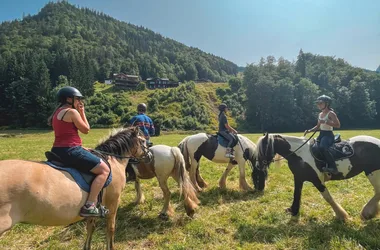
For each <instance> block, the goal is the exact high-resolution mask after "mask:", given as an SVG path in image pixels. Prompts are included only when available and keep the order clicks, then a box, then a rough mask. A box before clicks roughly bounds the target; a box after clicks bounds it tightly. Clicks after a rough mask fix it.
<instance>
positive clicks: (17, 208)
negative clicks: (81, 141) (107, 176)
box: [0, 128, 148, 249]
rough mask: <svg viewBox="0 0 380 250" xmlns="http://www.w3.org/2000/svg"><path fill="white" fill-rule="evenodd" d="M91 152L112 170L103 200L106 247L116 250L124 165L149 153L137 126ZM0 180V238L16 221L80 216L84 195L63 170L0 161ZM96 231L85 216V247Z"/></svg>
mask: <svg viewBox="0 0 380 250" xmlns="http://www.w3.org/2000/svg"><path fill="white" fill-rule="evenodd" d="M95 150H96V151H98V152H101V153H102V154H103V155H104V156H105V158H106V159H107V161H108V163H109V166H110V169H111V172H112V182H111V183H110V184H109V185H108V186H107V187H106V188H105V189H104V192H103V196H102V200H103V201H104V205H105V206H106V207H107V208H108V209H109V213H108V215H107V216H106V221H107V226H106V233H107V239H106V241H107V249H114V234H115V219H116V213H117V208H118V205H119V202H120V195H121V193H122V190H123V189H124V187H125V179H126V177H125V168H126V166H127V163H128V161H129V158H131V157H132V156H133V157H141V156H145V155H147V154H148V151H147V148H146V147H145V139H144V138H143V136H142V135H140V132H139V129H138V128H128V129H121V130H117V131H114V132H113V133H111V135H110V136H109V137H108V138H107V139H105V140H104V141H103V142H102V143H100V144H99V145H98V146H97V147H96V148H95ZM0 180H1V182H0V222H1V223H0V236H1V235H2V234H3V233H4V232H5V231H7V230H10V229H11V228H12V227H13V226H14V225H15V224H17V223H28V224H35V225H44V226H61V225H69V224H72V223H74V222H77V221H80V220H83V219H84V218H82V217H80V216H79V210H80V208H81V207H82V206H83V205H84V204H85V202H86V199H87V196H88V193H87V192H85V191H83V190H82V189H81V188H80V187H79V185H78V184H77V183H76V182H75V180H74V179H73V177H72V176H71V175H70V174H69V173H68V172H66V171H60V170H57V169H55V168H53V167H50V166H49V165H47V164H46V163H44V162H35V161H24V160H2V161H0ZM94 230H95V217H89V218H87V237H86V242H85V245H84V249H90V248H91V238H92V234H93V232H94Z"/></svg>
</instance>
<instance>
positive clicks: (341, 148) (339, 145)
mask: <svg viewBox="0 0 380 250" xmlns="http://www.w3.org/2000/svg"><path fill="white" fill-rule="evenodd" d="M318 143H319V142H318V141H315V142H314V143H313V144H312V145H310V153H311V155H312V156H313V157H314V159H316V160H317V161H320V162H324V163H325V162H326V161H325V160H324V156H323V154H322V152H321V151H320V149H319V147H318ZM329 152H330V154H331V155H332V156H333V158H334V160H335V161H339V160H343V159H347V158H350V157H352V156H353V155H354V148H353V147H352V145H351V144H350V143H349V141H344V140H343V141H342V139H341V138H340V134H337V135H336V136H335V140H334V145H332V146H331V147H330V148H329Z"/></svg>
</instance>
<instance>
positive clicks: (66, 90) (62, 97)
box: [57, 86, 83, 103]
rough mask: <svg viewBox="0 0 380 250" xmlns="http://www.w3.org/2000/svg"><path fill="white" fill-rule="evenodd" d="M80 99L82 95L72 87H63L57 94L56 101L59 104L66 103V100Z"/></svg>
mask: <svg viewBox="0 0 380 250" xmlns="http://www.w3.org/2000/svg"><path fill="white" fill-rule="evenodd" d="M69 97H70V98H74V97H80V98H82V97H83V95H82V93H81V92H80V91H79V90H78V89H76V88H74V87H69V86H68V87H63V88H61V89H60V90H59V91H58V93H57V99H58V101H59V102H61V103H66V98H69Z"/></svg>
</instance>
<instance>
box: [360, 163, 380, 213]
mask: <svg viewBox="0 0 380 250" xmlns="http://www.w3.org/2000/svg"><path fill="white" fill-rule="evenodd" d="M367 178H368V179H369V181H370V182H371V184H372V186H373V188H374V190H375V195H374V196H373V197H372V199H371V200H370V201H369V202H368V203H367V204H366V205H365V206H364V207H363V210H362V213H361V217H362V218H363V219H365V220H369V219H372V218H374V217H375V216H376V215H377V213H378V212H379V200H380V170H376V171H374V172H372V173H370V174H369V175H367Z"/></svg>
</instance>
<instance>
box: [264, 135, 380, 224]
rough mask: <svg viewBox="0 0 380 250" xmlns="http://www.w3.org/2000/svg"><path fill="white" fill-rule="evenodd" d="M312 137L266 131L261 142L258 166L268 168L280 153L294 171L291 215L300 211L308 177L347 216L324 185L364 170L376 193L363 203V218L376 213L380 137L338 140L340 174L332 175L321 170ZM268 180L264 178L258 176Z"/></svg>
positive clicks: (338, 213) (338, 212) (379, 192)
mask: <svg viewBox="0 0 380 250" xmlns="http://www.w3.org/2000/svg"><path fill="white" fill-rule="evenodd" d="M313 145H314V144H313V141H312V142H308V141H307V140H306V139H305V138H303V137H294V136H286V135H269V134H266V135H265V136H264V137H262V138H261V139H260V140H259V142H258V148H259V150H258V161H259V168H260V169H261V170H265V169H266V168H267V167H268V165H269V163H270V162H271V161H272V160H273V157H274V155H275V154H276V153H277V154H280V155H281V156H283V157H284V158H286V160H288V165H289V168H290V170H291V171H292V173H293V175H294V198H293V204H292V206H291V207H290V208H288V209H287V211H288V212H290V213H291V214H292V215H298V213H299V209H300V202H301V192H302V187H303V183H304V182H305V181H309V182H311V183H312V184H313V185H314V186H315V187H316V188H317V189H318V191H319V192H320V193H321V194H322V196H323V198H324V199H325V200H326V201H327V202H328V203H329V204H330V205H331V207H332V209H333V210H334V212H335V214H336V217H337V218H338V219H343V220H345V219H347V217H348V214H347V212H346V211H345V210H344V209H343V208H342V207H341V206H340V205H339V204H338V203H337V202H336V201H335V200H334V199H333V198H332V197H331V195H330V193H329V191H328V190H327V188H326V186H325V182H326V181H328V180H342V179H349V178H352V177H354V176H356V175H358V174H360V173H362V172H364V173H365V174H366V176H367V178H368V179H369V181H370V183H371V184H372V186H373V187H374V191H375V195H374V196H373V197H372V199H371V200H370V201H369V202H368V203H367V204H366V205H365V206H364V207H363V210H362V212H361V215H362V218H363V219H371V218H373V217H375V216H376V215H377V213H378V211H379V200H380V164H379V159H378V157H379V155H380V140H379V139H376V138H374V137H371V136H364V135H363V136H355V137H352V138H350V139H349V140H348V141H345V142H341V143H339V144H335V146H334V148H333V149H334V150H335V153H333V154H334V156H335V159H336V164H337V168H338V171H339V174H335V175H330V174H325V173H323V172H322V168H323V167H324V163H323V162H321V160H320V157H318V152H316V151H315V148H314V147H312V146H313ZM259 182H261V183H262V182H264V183H265V178H259Z"/></svg>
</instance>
